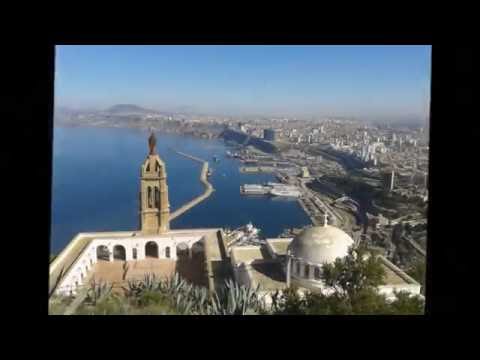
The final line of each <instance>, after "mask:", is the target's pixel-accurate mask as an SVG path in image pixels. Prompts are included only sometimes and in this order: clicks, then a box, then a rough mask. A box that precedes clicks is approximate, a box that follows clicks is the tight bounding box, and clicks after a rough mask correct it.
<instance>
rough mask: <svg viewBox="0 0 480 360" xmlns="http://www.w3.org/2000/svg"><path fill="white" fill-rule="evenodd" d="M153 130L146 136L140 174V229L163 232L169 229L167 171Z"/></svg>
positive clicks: (149, 232)
mask: <svg viewBox="0 0 480 360" xmlns="http://www.w3.org/2000/svg"><path fill="white" fill-rule="evenodd" d="M156 143H157V140H156V138H155V135H154V134H153V132H152V133H151V134H150V137H149V138H148V146H149V149H150V151H149V154H148V156H147V158H146V159H145V161H144V162H143V164H142V167H141V175H140V229H141V231H142V232H143V233H145V234H159V233H164V232H166V231H168V230H169V229H170V205H169V203H168V187H167V172H166V170H165V163H164V162H163V161H162V159H160V156H158V154H157V152H156V150H155V145H156Z"/></svg>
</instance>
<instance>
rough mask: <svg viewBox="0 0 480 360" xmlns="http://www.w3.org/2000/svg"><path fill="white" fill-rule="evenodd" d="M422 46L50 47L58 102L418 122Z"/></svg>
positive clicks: (425, 102)
mask: <svg viewBox="0 0 480 360" xmlns="http://www.w3.org/2000/svg"><path fill="white" fill-rule="evenodd" d="M430 56H431V47H430V46H198V45H197V46H57V48H56V69H55V75H56V76H55V104H56V106H57V107H70V108H76V109H81V108H93V109H104V108H108V107H109V106H111V105H114V104H119V103H128V104H136V105H139V106H142V107H145V108H151V109H155V110H159V111H162V110H165V111H171V110H177V109H185V108H187V109H189V110H190V111H193V112H203V113H211V114H231V115H252V114H255V115H264V116H298V117H302V116H345V117H357V118H361V119H364V120H373V121H378V120H381V121H386V122H388V121H398V120H401V121H409V122H419V123H420V122H424V121H425V120H426V119H428V113H429V102H430Z"/></svg>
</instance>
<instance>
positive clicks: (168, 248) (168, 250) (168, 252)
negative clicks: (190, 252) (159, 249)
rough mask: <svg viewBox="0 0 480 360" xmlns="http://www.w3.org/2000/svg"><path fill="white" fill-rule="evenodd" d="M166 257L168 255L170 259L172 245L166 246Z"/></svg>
mask: <svg viewBox="0 0 480 360" xmlns="http://www.w3.org/2000/svg"><path fill="white" fill-rule="evenodd" d="M165 257H166V258H167V259H170V246H167V247H166V248H165Z"/></svg>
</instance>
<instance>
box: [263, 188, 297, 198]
mask: <svg viewBox="0 0 480 360" xmlns="http://www.w3.org/2000/svg"><path fill="white" fill-rule="evenodd" d="M270 195H273V196H284V197H296V198H298V197H300V196H301V195H302V193H301V192H300V191H298V190H293V189H275V188H274V189H272V190H271V191H270Z"/></svg>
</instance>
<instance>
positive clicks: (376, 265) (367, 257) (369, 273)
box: [322, 246, 385, 298]
mask: <svg viewBox="0 0 480 360" xmlns="http://www.w3.org/2000/svg"><path fill="white" fill-rule="evenodd" d="M322 273H323V275H322V279H323V281H324V283H325V285H327V286H328V287H331V288H333V289H334V290H335V291H336V292H339V293H340V294H344V295H348V297H349V298H353V297H354V296H355V295H356V294H357V293H359V292H361V291H363V290H368V289H376V288H377V287H378V286H379V285H381V284H383V279H384V276H385V271H384V269H383V267H382V264H381V262H380V260H379V259H378V257H377V256H376V254H369V253H368V252H367V249H366V248H365V247H363V246H361V247H356V248H355V247H351V248H350V249H349V250H348V254H347V256H345V257H344V258H337V259H336V260H335V262H334V263H333V264H324V265H323V271H322Z"/></svg>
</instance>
